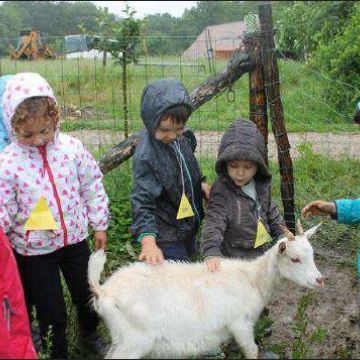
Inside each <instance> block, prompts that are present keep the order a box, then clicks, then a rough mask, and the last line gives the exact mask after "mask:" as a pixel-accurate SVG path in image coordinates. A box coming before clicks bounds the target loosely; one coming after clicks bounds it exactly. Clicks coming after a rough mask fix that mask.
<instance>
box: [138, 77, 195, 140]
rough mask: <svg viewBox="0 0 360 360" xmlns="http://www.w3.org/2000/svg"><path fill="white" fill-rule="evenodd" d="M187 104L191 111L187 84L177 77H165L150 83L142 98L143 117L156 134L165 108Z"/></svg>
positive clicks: (146, 125) (149, 130)
mask: <svg viewBox="0 0 360 360" xmlns="http://www.w3.org/2000/svg"><path fill="white" fill-rule="evenodd" d="M176 105H186V106H187V107H188V108H189V109H190V111H191V110H192V109H191V103H190V97H189V94H188V92H187V90H186V88H185V86H184V85H183V84H182V83H181V82H180V81H179V80H177V79H175V78H165V79H161V80H157V81H155V82H153V83H151V84H149V85H148V86H147V87H146V88H145V89H144V92H143V94H142V98H141V117H142V119H143V122H144V125H145V127H146V129H147V130H148V132H149V133H150V134H154V131H155V129H156V128H157V126H158V124H159V121H160V118H161V116H162V114H163V113H164V111H165V110H167V109H169V108H171V107H173V106H176Z"/></svg>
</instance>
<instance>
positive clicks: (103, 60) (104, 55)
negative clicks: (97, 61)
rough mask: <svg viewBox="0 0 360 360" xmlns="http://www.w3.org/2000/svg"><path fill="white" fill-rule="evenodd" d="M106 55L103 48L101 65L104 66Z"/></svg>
mask: <svg viewBox="0 0 360 360" xmlns="http://www.w3.org/2000/svg"><path fill="white" fill-rule="evenodd" d="M106 55H107V52H106V51H105V50H104V51H103V59H102V64H103V66H106Z"/></svg>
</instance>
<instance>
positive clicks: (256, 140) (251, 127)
mask: <svg viewBox="0 0 360 360" xmlns="http://www.w3.org/2000/svg"><path fill="white" fill-rule="evenodd" d="M265 154H266V147H265V141H264V138H263V136H262V134H261V132H260V131H259V129H258V128H257V126H256V125H255V124H254V123H253V122H251V121H249V120H243V119H239V120H236V121H235V122H234V123H232V124H231V125H230V126H229V128H228V130H227V131H226V132H225V133H224V135H223V137H222V139H221V143H220V147H219V151H218V158H217V161H216V165H215V169H216V173H217V174H218V175H219V177H222V178H226V179H228V178H229V176H228V173H227V169H226V163H227V162H228V161H230V160H247V161H252V162H254V163H256V164H257V166H258V171H257V174H259V175H262V176H263V177H265V178H271V174H270V172H269V169H268V167H267V166H266V163H265Z"/></svg>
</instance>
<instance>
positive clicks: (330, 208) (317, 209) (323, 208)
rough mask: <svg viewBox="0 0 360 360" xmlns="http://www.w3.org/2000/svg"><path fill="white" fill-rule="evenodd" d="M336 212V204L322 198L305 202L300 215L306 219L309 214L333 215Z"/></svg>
mask: <svg viewBox="0 0 360 360" xmlns="http://www.w3.org/2000/svg"><path fill="white" fill-rule="evenodd" d="M335 214H336V205H335V203H333V202H327V201H323V200H316V201H312V202H311V203H309V204H307V205H306V206H305V207H304V208H303V209H302V210H301V215H302V217H303V218H304V219H307V218H308V217H309V216H315V215H320V216H326V215H335Z"/></svg>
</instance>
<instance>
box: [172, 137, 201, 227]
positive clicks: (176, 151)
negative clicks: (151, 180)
mask: <svg viewBox="0 0 360 360" xmlns="http://www.w3.org/2000/svg"><path fill="white" fill-rule="evenodd" d="M174 146H175V155H176V159H177V161H178V163H179V166H180V172H181V181H182V186H183V193H184V194H186V193H185V179H184V173H183V167H182V163H184V165H185V169H186V173H187V175H188V178H189V180H190V187H191V202H192V206H193V207H194V210H195V212H196V216H197V218H198V221H199V222H200V216H199V212H198V210H197V208H196V206H195V200H194V189H193V184H192V180H191V176H190V172H189V169H188V168H187V165H186V162H185V159H184V157H183V155H182V153H181V151H180V147H179V145H178V143H177V142H176V140H175V141H174ZM178 154H179V155H180V156H181V159H182V160H183V161H181V159H179V157H178Z"/></svg>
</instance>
